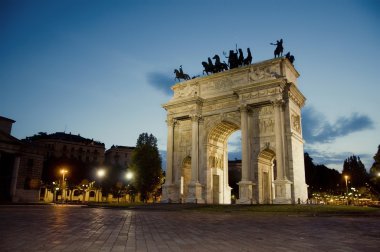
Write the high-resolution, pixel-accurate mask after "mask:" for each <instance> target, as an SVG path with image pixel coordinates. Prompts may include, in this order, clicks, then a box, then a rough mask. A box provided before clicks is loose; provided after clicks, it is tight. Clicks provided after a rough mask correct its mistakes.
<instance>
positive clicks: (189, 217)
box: [0, 206, 380, 252]
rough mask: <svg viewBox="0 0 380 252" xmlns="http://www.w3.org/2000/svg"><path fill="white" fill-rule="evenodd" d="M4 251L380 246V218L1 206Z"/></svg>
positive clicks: (0, 238)
mask: <svg viewBox="0 0 380 252" xmlns="http://www.w3.org/2000/svg"><path fill="white" fill-rule="evenodd" d="M0 224H1V225H0V251H219V252H220V251H308V252H310V251H379V248H380V232H379V228H380V218H379V217H378V216H372V217H348V216H346V217H307V216H299V215H290V216H289V215H284V214H277V215H276V214H242V213H204V212H200V211H163V210H160V211H158V210H150V211H148V210H145V211H142V210H121V209H104V208H84V207H79V206H76V207H75V206H0Z"/></svg>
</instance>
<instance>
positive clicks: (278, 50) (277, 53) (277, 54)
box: [270, 39, 284, 58]
mask: <svg viewBox="0 0 380 252" xmlns="http://www.w3.org/2000/svg"><path fill="white" fill-rule="evenodd" d="M282 43H283V41H282V39H280V41H278V40H277V43H275V44H274V43H270V44H271V45H275V46H276V49H275V50H274V57H275V58H277V57H282V52H283V51H284V47H283V46H282Z"/></svg>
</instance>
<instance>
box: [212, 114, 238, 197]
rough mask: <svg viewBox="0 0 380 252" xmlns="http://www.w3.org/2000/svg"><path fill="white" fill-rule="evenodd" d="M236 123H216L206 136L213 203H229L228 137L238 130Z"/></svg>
mask: <svg viewBox="0 0 380 252" xmlns="http://www.w3.org/2000/svg"><path fill="white" fill-rule="evenodd" d="M239 129H240V127H239V126H238V125H237V124H236V123H232V122H229V121H222V122H220V123H218V124H216V125H215V126H214V127H213V128H211V130H210V131H209V133H208V137H207V170H208V172H209V173H210V174H211V176H210V179H211V181H210V185H212V188H211V194H212V201H211V202H212V203H213V204H231V189H232V188H231V187H230V186H229V184H228V145H227V143H228V138H229V137H230V135H231V134H232V133H234V132H235V131H237V130H239Z"/></svg>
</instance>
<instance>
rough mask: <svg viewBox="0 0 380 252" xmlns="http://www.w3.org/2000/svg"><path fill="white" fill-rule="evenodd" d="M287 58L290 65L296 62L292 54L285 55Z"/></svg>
mask: <svg viewBox="0 0 380 252" xmlns="http://www.w3.org/2000/svg"><path fill="white" fill-rule="evenodd" d="M285 57H286V58H287V59H288V60H289V61H290V63H292V64H293V62H294V61H295V58H294V56H293V55H291V54H290V52H288V53H287V54H285Z"/></svg>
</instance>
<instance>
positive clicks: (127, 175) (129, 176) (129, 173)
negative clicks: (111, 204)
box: [125, 171, 133, 180]
mask: <svg viewBox="0 0 380 252" xmlns="http://www.w3.org/2000/svg"><path fill="white" fill-rule="evenodd" d="M125 178H126V179H127V180H131V179H133V173H132V172H130V171H129V172H127V173H126V174H125Z"/></svg>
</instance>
